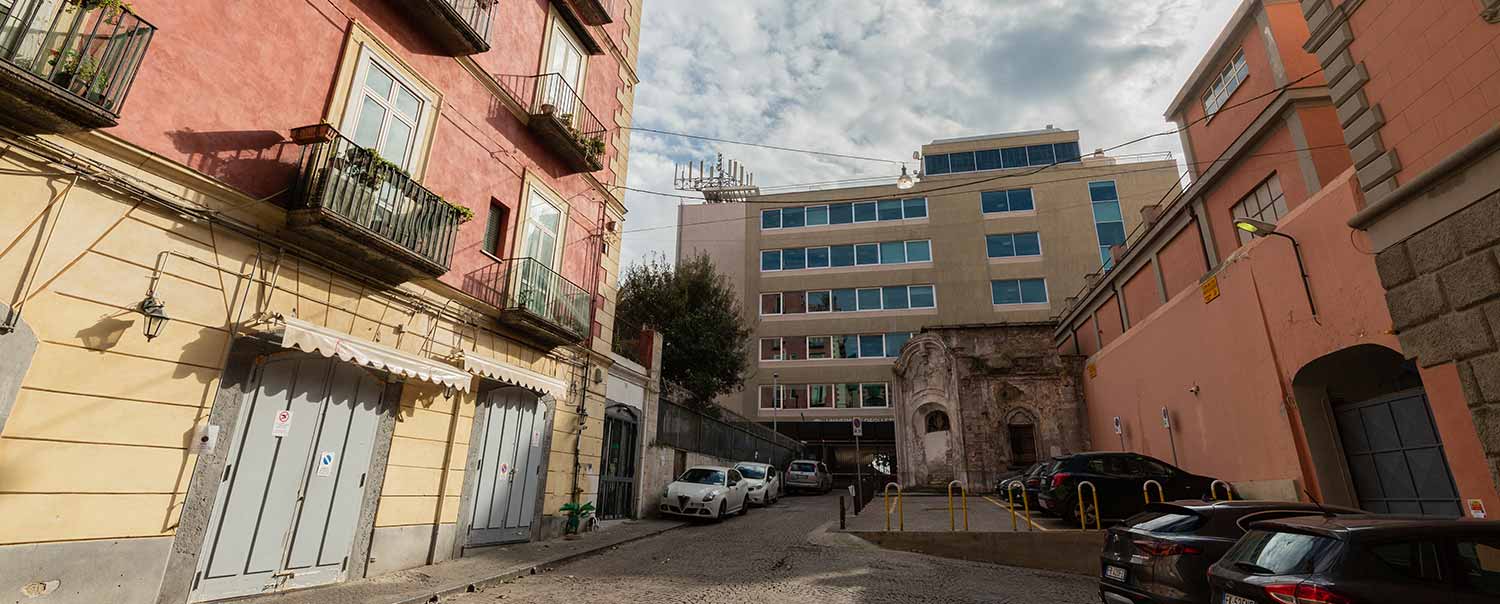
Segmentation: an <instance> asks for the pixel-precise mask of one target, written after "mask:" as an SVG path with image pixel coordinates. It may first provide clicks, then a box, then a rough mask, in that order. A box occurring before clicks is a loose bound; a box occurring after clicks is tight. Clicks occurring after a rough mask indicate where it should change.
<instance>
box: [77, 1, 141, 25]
mask: <svg viewBox="0 0 1500 604" xmlns="http://www.w3.org/2000/svg"><path fill="white" fill-rule="evenodd" d="M65 1H66V2H67V7H68V11H69V12H72V11H75V10H78V9H83V11H84V12H89V11H92V10H94V9H103V10H104V17H105V18H106V19H109V20H111V21H110V22H111V23H113V22H114V21H112V19H115V18H117V17H119V16H120V13H122V12H125V11H134V10H135V7H133V6H131V5H130V3H129V2H125V1H124V0H65Z"/></svg>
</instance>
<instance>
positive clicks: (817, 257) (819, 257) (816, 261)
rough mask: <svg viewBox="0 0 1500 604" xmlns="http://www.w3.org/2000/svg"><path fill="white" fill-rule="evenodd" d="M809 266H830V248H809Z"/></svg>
mask: <svg viewBox="0 0 1500 604" xmlns="http://www.w3.org/2000/svg"><path fill="white" fill-rule="evenodd" d="M807 268H828V248H826V247H810V248H807Z"/></svg>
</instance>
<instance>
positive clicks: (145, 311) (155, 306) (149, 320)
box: [141, 295, 170, 342]
mask: <svg viewBox="0 0 1500 604" xmlns="http://www.w3.org/2000/svg"><path fill="white" fill-rule="evenodd" d="M166 309H167V305H166V304H164V303H162V301H161V300H157V299H156V296H149V295H148V296H146V299H145V300H141V314H142V315H144V316H145V317H146V324H145V326H144V330H145V332H146V341H147V342H150V341H151V340H155V339H156V336H159V335H161V328H162V327H164V326H166V324H167V321H168V320H170V319H169V318H168V317H167V310H166Z"/></svg>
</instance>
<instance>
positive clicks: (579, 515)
mask: <svg viewBox="0 0 1500 604" xmlns="http://www.w3.org/2000/svg"><path fill="white" fill-rule="evenodd" d="M558 511H559V512H562V513H564V514H567V515H568V524H567V525H566V526H564V527H563V534H564V535H577V534H578V529H579V527H581V526H583V521H585V520H588V518H589V516H593V515H594V504H593V503H584V504H582V505H579V504H578V503H575V502H572V501H569V502H568V503H564V504H563V506H562V509H560V510H558Z"/></svg>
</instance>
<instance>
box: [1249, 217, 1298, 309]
mask: <svg viewBox="0 0 1500 604" xmlns="http://www.w3.org/2000/svg"><path fill="white" fill-rule="evenodd" d="M1234 228H1237V229H1239V230H1241V231H1244V232H1246V233H1249V234H1251V235H1252V236H1255V237H1273V236H1274V237H1285V238H1286V240H1287V241H1290V242H1292V253H1293V254H1295V255H1296V256H1297V270H1298V271H1299V272H1301V273H1302V291H1303V292H1304V293H1306V294H1307V310H1309V311H1311V312H1312V315H1313V316H1314V317H1317V316H1318V307H1317V306H1316V305H1315V304H1313V296H1312V282H1311V281H1310V280H1309V279H1308V277H1307V266H1306V265H1304V264H1303V263H1302V246H1300V245H1298V244H1297V238H1295V237H1292V236H1291V235H1288V234H1286V233H1282V232H1280V231H1277V230H1276V225H1275V224H1274V223H1270V222H1266V221H1264V220H1256V219H1254V218H1236V219H1234Z"/></svg>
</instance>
